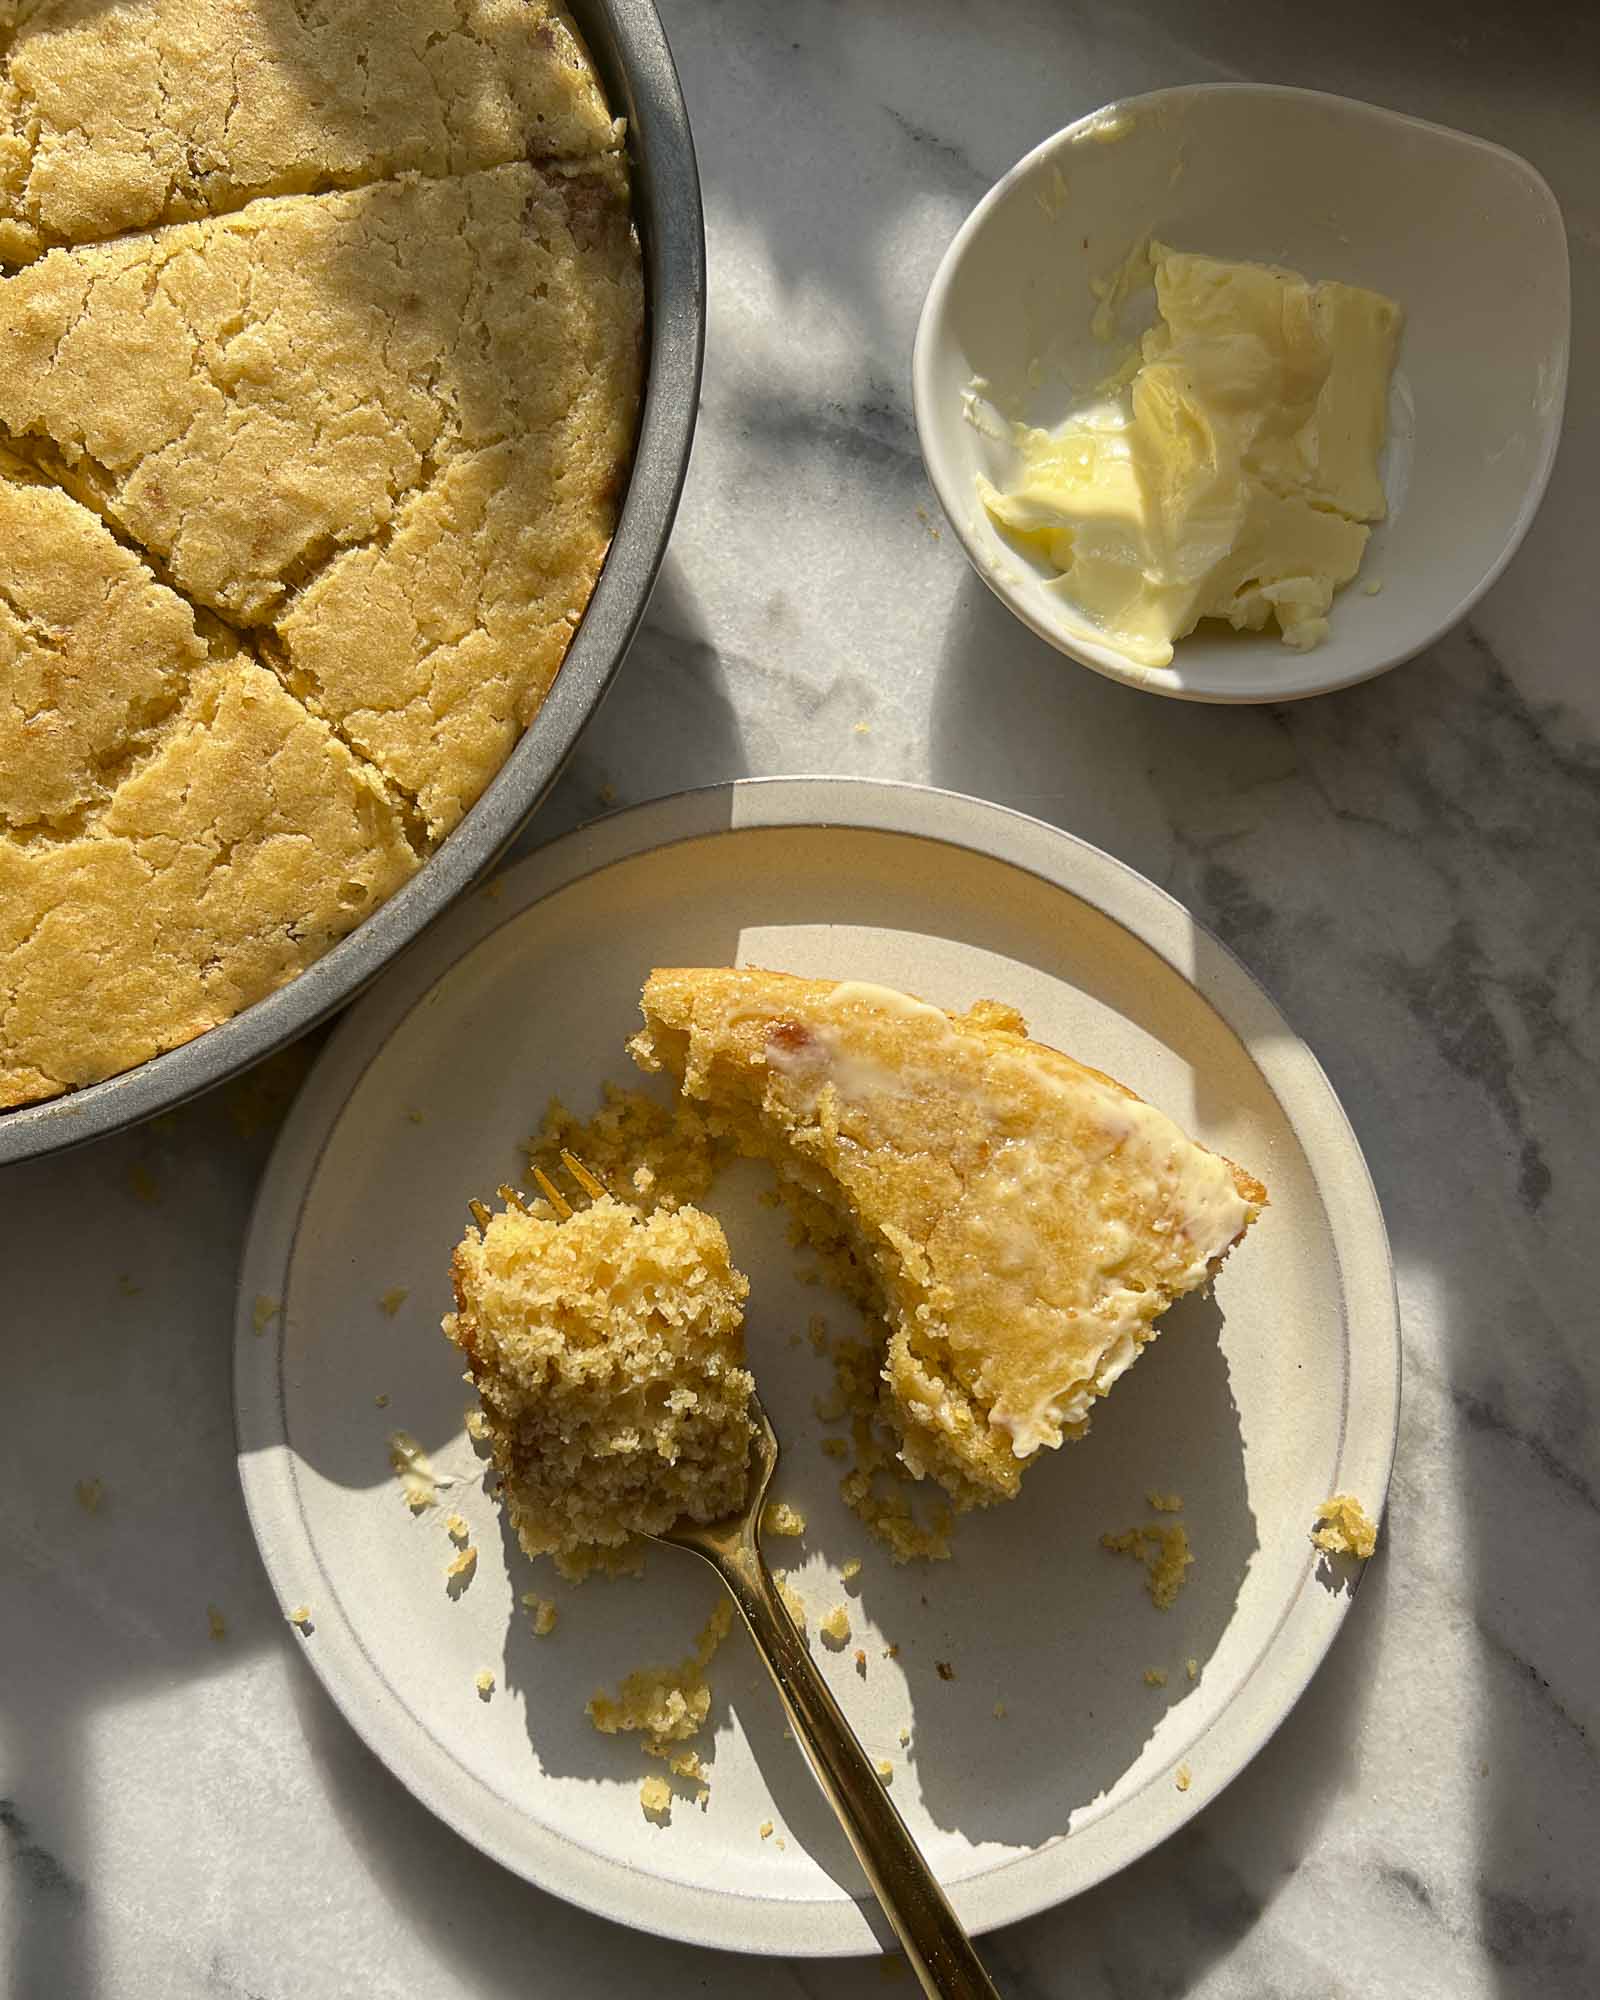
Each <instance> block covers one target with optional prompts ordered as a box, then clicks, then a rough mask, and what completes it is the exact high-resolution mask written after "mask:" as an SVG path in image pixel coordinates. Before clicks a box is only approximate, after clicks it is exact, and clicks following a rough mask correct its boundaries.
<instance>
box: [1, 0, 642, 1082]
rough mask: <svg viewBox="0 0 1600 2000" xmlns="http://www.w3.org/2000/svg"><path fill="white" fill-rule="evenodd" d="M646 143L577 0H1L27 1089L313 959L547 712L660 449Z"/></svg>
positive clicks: (9, 961)
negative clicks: (620, 115) (567, 6)
mask: <svg viewBox="0 0 1600 2000" xmlns="http://www.w3.org/2000/svg"><path fill="white" fill-rule="evenodd" d="M23 17H25V18H23ZM224 68H225V69H226V74H224ZM241 84H247V85H248V87H247V88H241V87H240V86H241ZM219 134H220V137H219ZM620 136H621V135H620V128H619V127H617V126H615V125H613V123H612V121H611V120H610V118H609V114H608V113H607V110H606V106H605V103H604V99H603V96H602V94H601V91H600V87H599V84H598V81H597V79H596V78H595V75H594V72H593V70H592V67H591V65H590V64H589V61H588V58H587V55H586V53H585V52H584V50H583V48H582V46H581V43H580V42H579V41H578V40H577V37H576V35H575V32H574V31H572V29H571V26H570V23H569V21H568V19H567V17H566V15H565V14H564V13H563V12H562V10H561V9H560V8H559V7H556V6H552V5H548V4H545V0H414V4H410V5H405V6H401V7H395V6H392V5H388V4H385V5H384V6H382V7H378V6H377V5H376V0H349V4H343V5H341V6H340V7H338V8H330V9H311V10H307V9H306V8H305V7H304V6H303V5H289V4H286V0H146V4H140V0H119V4H116V5H114V6H101V5H98V4H95V5H87V4H78V0H46V4H43V5H39V6H31V7H30V6H26V5H24V6H21V7H19V6H17V5H16V4H15V0H0V268H3V267H4V266H5V265H6V263H7V262H15V263H19V264H27V268H25V269H22V270H19V271H17V272H15V273H13V274H12V275H11V276H9V277H6V276H0V355H3V356H4V358H5V366H4V367H0V1106H4V1105H9V1104H15V1103H21V1102H26V1101H29V1100H30V1099H32V1098H37V1097H41V1096H47V1095H50V1094H52V1093H54V1092H56V1091H59V1090H62V1089H66V1088H71V1087H75V1086H77V1085H80V1084H83V1083H87V1082H91V1081H94V1080H96V1079H98V1078H99V1077H102V1076H106V1075H110V1074H113V1073H115V1072H116V1071H118V1070H121V1069H124V1068H126V1067H128V1066H130V1065H131V1064H133V1063H136V1062H138V1061H141V1060H143V1059H144V1058H145V1057H146V1056H148V1055H151V1054H154V1053H156V1052H157V1051H159V1050H161V1049H163V1048H168V1047H171V1046H174V1045H175V1044H177V1043H179V1042H182V1041H184V1040H187V1039H189V1038H190V1037H192V1036H193V1035H195V1034H198V1033H200V1032H202V1031H203V1030H204V1029H205V1028H208V1027H211V1026H213V1025H216V1024H217V1023H218V1022H220V1021H222V1020H224V1019H226V1018H227V1016H228V1015H229V1014H231V1013H233V1012H236V1011H237V1010H238V1009H239V1008H240V1007H242V1006H245V1005H248V1004H249V1003H250V1002H251V1001H252V1000H254V999H255V998H257V997H259V996H260V995H261V994H263V993H265V992H267V991H269V990H271V988H272V987H273V986H275V985H278V984H281V983H282V982H283V981H284V980H286V979H288V978H291V977H293V976H294V974H295V973H297V972H298V971H300V970H301V969H303V967H304V966H305V965H307V964H309V963H310V962H311V961H312V960H313V959H315V958H316V957H317V956H319V955H320V953H321V952H323V951H325V950H326V949H327V948H328V947H329V945H331V944H332V943H333V942H334V941H335V940H336V939H337V937H339V936H340V935H342V934H343V933H344V932H345V931H347V930H349V929H350V928H351V927H352V926H353V925H354V924H355V923H357V922H359V920H360V918H361V917H362V916H363V915H365V914H366V913H367V912H368V911H369V910H370V909H371V908H373V907H375V905H376V904H377V903H378V902H381V901H382V900H383V899H384V898H385V897H386V896H388V895H389V894H391V893H392V892H393V890H394V889H395V888H397V887H398V886H399V885H400V883H401V882H403V881H404V880H405V879H406V877H407V876H408V875H409V874H410V873H411V872H412V871H413V870H414V869H415V867H416V866H417V865H418V862H419V859H420V857H421V855H422V854H424V853H425V852H426V851H427V850H428V849H429V848H430V847H431V846H432V845H433V844H434V843H435V842H436V841H437V840H438V839H440V838H442V837H443V835H444V834H445V833H446V832H447V831H448V830H449V829H450V827H451V826H453V825H454V824H455V822H456V820H457V819H459V817H460V816H461V814H462V813H463V812H464V811H465V810H466V809H467V807H468V806H469V805H470V804H471V803H472V802H473V801H474V800H475V799H476V797H477V796H478V794H479V793H480V792H481V790H482V789H483V787H484V785H485V784H487V782H488V781H489V779H490V778H491V777H492V776H493V775H494V772H495V770H496V769H497V768H498V766H499V764H500V763H501V761H502V760H503V759H504V757H505V756H506V754H507V753H508V751H509V750H510V749H511V747H512V745H513V743H514V741H515V738H516V735H517V733H518V732H519V731H520V729H521V728H523V727H524V726H525V725H526V724H527V723H528V722H529V721H531V720H532V718H533V716H534V714H535V713H536V711H537V709H538V707H539V705H540V703H541V702H542V700H543V697H544V694H545V692H546V691H547V689H548V687H549V685H550V682H551V680H552V679H553V677H554V675H555V673H556V671H557V670H558V668H559V666H560V664H561V660H562V658H563V656H564V654H565V650H566V646H567V644H568V642H569V640H570V637H571V634H572V631H573V628H574V627H575V625H576V624H577V622H578V620H579V618H580V617H581V615H582V612H583V609H584V606H585V605H586V603H587V601H588V597H589V594H590V592H591V590H592V588H593V585H594V581H595V578H596V576H597V574H598V571H599V568H600V564H601V562H602V561H603V559H604V556H605V552H606V549H607V547H608V545H609V540H610V536H611V533H612V531H613V528H614V525H615V519H616V514H617V510H618V506H619V503H620V496H621V492H622V489H623V486H624V484H625V479H626V472H627V466H628V462H629V458H630V456H631V451H632V444H633V433H634V425H635V421H636V417H637V410H638V401H639V389H640V377H641V367H642V331H643V297H642V282H641V276H640V270H639V256H638V246H637V242H636V240H635V239H634V236H633V232H632V226H631V221H630V218H629V209H628V181H627V169H626V164H625V162H624V160H623V158H622V155H621V153H620V151H619V150H618V146H619V142H620ZM530 156H531V157H532V158H533V159H537V160H543V161H544V162H545V163H546V164H545V165H544V166H543V167H539V166H536V165H531V164H529V158H530ZM502 161H503V162H506V163H507V164H505V165H503V166H497V164H496V163H498V162H502ZM301 189H306V190H311V189H315V190H318V192H307V193H298V192H296V191H297V190H301ZM188 215H194V216H199V217H203V218H205V219H203V220H197V221H194V222H190V223H183V222H180V221H177V220H175V218H180V217H184V216H188ZM152 223H156V224H161V225H163V226H160V227H154V228H153V227H151V226H150V225H151V224H152ZM129 231H131V232H134V233H132V234H121V233H119V232H129ZM113 234H114V235H116V236H117V240H115V241H100V240H98V239H100V238H102V237H105V236H107V235H113ZM79 238H82V239H84V241H83V242H82V243H81V244H80V243H78V242H77V241H76V240H75V239H79ZM58 242H60V243H63V244H65V245H66V247H52V246H53V245H56V244H57V243H58ZM42 252H47V253H48V254H43V255H41V253H42ZM29 260H35V261H32V262H29ZM96 517H98V518H96ZM108 529H109V531H110V532H108ZM212 807H215V810H214V811H213V810H211V808H212ZM140 815H144V816H145V817H140ZM150 815H154V818H153V819H151V818H149V817H148V816H150ZM208 815H209V816H208Z"/></svg>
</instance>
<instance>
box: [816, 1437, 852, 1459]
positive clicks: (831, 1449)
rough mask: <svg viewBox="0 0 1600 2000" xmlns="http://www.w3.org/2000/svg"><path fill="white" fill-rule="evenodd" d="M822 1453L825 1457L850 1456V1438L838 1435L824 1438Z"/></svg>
mask: <svg viewBox="0 0 1600 2000" xmlns="http://www.w3.org/2000/svg"><path fill="white" fill-rule="evenodd" d="M822 1455H823V1457H824V1458H848V1457H849V1456H850V1440H849V1439H848V1438H838V1437H828V1438H824V1439H823V1440H822Z"/></svg>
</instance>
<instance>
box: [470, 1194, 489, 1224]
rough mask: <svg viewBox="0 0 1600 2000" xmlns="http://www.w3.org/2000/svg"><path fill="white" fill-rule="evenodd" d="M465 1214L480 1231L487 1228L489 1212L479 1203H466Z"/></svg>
mask: <svg viewBox="0 0 1600 2000" xmlns="http://www.w3.org/2000/svg"><path fill="white" fill-rule="evenodd" d="M467 1213H468V1214H469V1215H470V1216H471V1217H472V1219H473V1221H474V1222H475V1223H476V1224H477V1225H478V1227H479V1228H480V1229H487V1228H488V1227H489V1211H488V1209H487V1208H486V1207H485V1206H484V1204H483V1203H482V1202H481V1201H469V1202H468V1203H467Z"/></svg>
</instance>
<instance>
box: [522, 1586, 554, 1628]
mask: <svg viewBox="0 0 1600 2000" xmlns="http://www.w3.org/2000/svg"><path fill="white" fill-rule="evenodd" d="M522 1608H523V1610H524V1611H526V1612H527V1614H528V1617H529V1619H530V1620H531V1622H532V1625H533V1629H534V1631H535V1633H536V1634H537V1635H538V1637H539V1638H541V1639H545V1638H548V1637H549V1635H550V1634H551V1633H552V1632H553V1631H554V1630H555V1629H556V1619H557V1617H558V1616H559V1611H558V1608H557V1606H556V1605H555V1604H553V1603H552V1602H551V1600H550V1599H549V1598H548V1597H541V1596H540V1595H539V1593H538V1591H536V1590H525V1591H524V1592H523V1593H522Z"/></svg>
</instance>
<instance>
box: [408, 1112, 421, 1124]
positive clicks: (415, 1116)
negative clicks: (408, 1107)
mask: <svg viewBox="0 0 1600 2000" xmlns="http://www.w3.org/2000/svg"><path fill="white" fill-rule="evenodd" d="M406 1118H407V1120H408V1121H409V1122H410V1123H411V1124H413V1125H420V1124H421V1123H422V1113H421V1112H420V1111H408V1112H407V1113H406Z"/></svg>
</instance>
